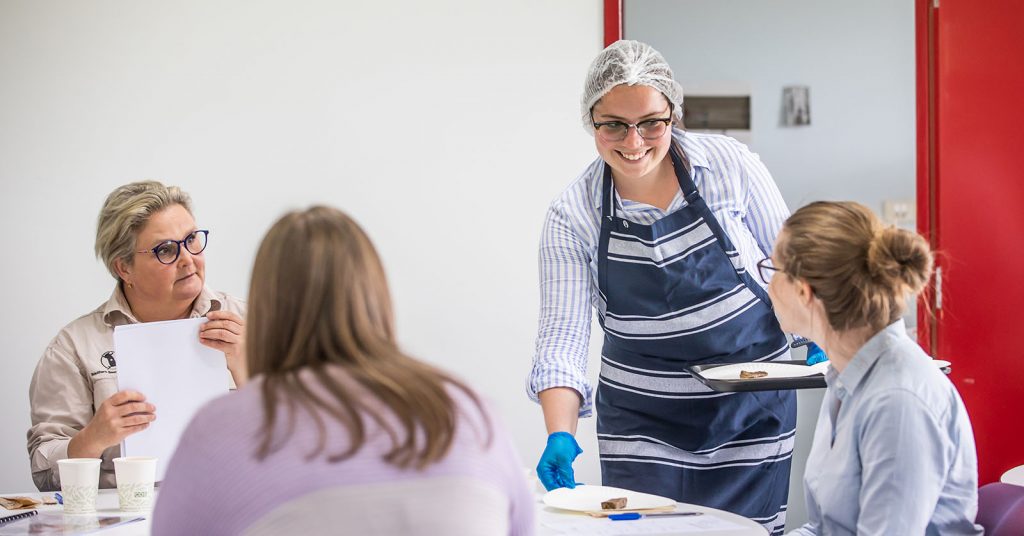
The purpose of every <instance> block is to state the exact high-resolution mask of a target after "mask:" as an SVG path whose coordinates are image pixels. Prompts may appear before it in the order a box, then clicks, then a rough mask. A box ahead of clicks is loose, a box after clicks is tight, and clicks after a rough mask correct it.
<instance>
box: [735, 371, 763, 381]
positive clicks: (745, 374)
mask: <svg viewBox="0 0 1024 536" xmlns="http://www.w3.org/2000/svg"><path fill="white" fill-rule="evenodd" d="M767 375H768V372H767V371H764V370H755V371H749V370H741V371H740V379H741V380H749V379H751V378H764V377H765V376H767Z"/></svg>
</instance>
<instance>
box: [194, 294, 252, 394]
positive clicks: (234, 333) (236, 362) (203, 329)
mask: <svg viewBox="0 0 1024 536" xmlns="http://www.w3.org/2000/svg"><path fill="white" fill-rule="evenodd" d="M206 318H208V319H209V322H207V323H205V324H203V325H201V326H199V342H201V343H203V344H204V345H206V346H209V347H210V348H213V349H214V350H220V351H221V352H224V358H225V359H226V360H227V362H228V370H229V371H230V372H231V377H232V378H233V379H234V380H235V386H237V387H241V386H242V385H243V384H244V383H245V382H246V381H247V380H248V379H249V366H248V364H247V363H246V361H245V320H243V319H242V317H240V316H238V315H236V314H235V313H232V312H231V311H210V312H209V313H207V314H206Z"/></svg>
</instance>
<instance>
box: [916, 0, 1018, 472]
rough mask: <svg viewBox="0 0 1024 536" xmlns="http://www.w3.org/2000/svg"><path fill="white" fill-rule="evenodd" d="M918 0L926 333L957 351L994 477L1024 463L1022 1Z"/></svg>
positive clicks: (963, 387) (929, 342)
mask: <svg viewBox="0 0 1024 536" xmlns="http://www.w3.org/2000/svg"><path fill="white" fill-rule="evenodd" d="M936 4H938V5H937V6H936ZM917 11H918V13H917V22H918V24H917V43H918V54H917V57H918V92H917V95H918V112H919V113H918V225H919V228H920V230H921V232H922V233H923V234H925V236H928V237H929V239H930V240H931V241H932V245H933V247H934V248H936V250H937V251H938V252H939V255H938V261H937V267H938V268H937V272H936V280H935V291H934V292H932V293H930V295H929V296H927V297H926V298H925V300H924V301H926V302H928V304H929V307H930V308H931V310H932V312H933V313H934V318H930V317H929V316H928V314H927V312H926V311H924V309H925V308H924V307H922V308H920V311H919V317H920V324H921V328H922V329H921V333H920V335H921V337H920V339H921V341H922V344H923V345H924V346H925V348H926V349H928V350H930V351H931V353H932V354H933V355H934V356H935V357H936V358H937V359H947V360H949V361H952V362H953V373H952V375H951V379H952V380H953V383H954V384H955V385H956V387H957V389H958V390H959V391H960V394H961V396H963V399H964V402H965V403H966V405H967V410H968V412H969V414H970V416H971V422H972V424H973V425H974V437H975V440H976V442H977V446H978V465H979V484H986V483H988V482H992V481H996V480H998V479H999V476H1000V475H1001V474H1002V472H1003V471H1005V470H1007V469H1009V468H1011V467H1014V466H1017V465H1021V464H1024V350H1022V349H1021V348H1022V343H1024V2H1022V1H1021V0H986V1H984V2H978V1H977V0H917Z"/></svg>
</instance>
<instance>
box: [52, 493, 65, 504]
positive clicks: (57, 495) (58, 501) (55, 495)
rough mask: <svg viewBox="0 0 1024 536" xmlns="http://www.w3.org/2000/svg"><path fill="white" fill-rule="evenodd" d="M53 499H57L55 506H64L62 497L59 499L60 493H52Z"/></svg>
mask: <svg viewBox="0 0 1024 536" xmlns="http://www.w3.org/2000/svg"><path fill="white" fill-rule="evenodd" d="M53 498H54V499H57V504H64V497H61V496H60V493H54V494H53Z"/></svg>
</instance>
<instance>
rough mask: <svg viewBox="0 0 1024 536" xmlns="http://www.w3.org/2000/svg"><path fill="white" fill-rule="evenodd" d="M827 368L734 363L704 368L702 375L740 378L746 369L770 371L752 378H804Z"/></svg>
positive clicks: (729, 378)
mask: <svg viewBox="0 0 1024 536" xmlns="http://www.w3.org/2000/svg"><path fill="white" fill-rule="evenodd" d="M825 368H826V367H820V366H811V367H808V366H807V365H793V364H791V363H733V364H731V365H722V366H720V367H714V368H709V369H707V370H702V371H701V373H700V375H701V376H704V377H705V378H707V379H709V380H739V379H740V371H741V370H745V371H747V372H758V371H764V372H767V373H768V375H767V376H762V377H761V378H751V379H755V380H758V379H760V380H763V379H766V378H802V377H804V376H814V375H815V374H822V373H824V372H825V370H824V369H825Z"/></svg>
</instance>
